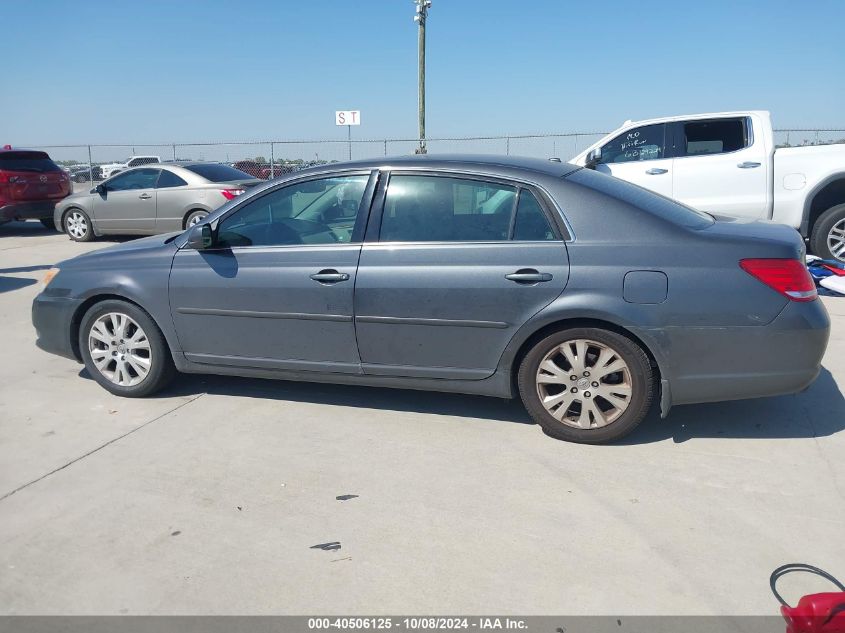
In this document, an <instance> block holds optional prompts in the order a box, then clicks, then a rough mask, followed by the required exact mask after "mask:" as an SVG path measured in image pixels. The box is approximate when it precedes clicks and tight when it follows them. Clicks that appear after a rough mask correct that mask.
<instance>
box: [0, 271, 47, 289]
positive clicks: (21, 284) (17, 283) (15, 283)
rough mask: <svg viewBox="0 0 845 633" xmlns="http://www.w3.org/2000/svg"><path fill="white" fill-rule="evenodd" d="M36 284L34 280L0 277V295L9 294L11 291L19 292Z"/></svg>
mask: <svg viewBox="0 0 845 633" xmlns="http://www.w3.org/2000/svg"><path fill="white" fill-rule="evenodd" d="M35 283H38V281H37V280H35V279H27V278H26V277H4V276H3V275H0V293H3V292H11V291H12V290H20V289H21V288H26V287H27V286H31V285H32V284H35Z"/></svg>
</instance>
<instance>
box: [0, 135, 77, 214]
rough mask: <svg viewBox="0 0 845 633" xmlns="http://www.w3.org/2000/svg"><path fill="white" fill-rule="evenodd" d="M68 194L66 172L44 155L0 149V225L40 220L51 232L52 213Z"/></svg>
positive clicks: (20, 150)
mask: <svg viewBox="0 0 845 633" xmlns="http://www.w3.org/2000/svg"><path fill="white" fill-rule="evenodd" d="M70 191H71V185H70V178H69V176H68V174H67V172H65V171H64V170H63V169H62V168H61V167H59V166H58V165H57V164H56V163H54V162H53V161H52V160H50V156H49V155H48V154H47V152H41V151H35V150H28V149H15V148H12V146H11V145H6V146H4V147H3V148H2V149H0V224H4V223H6V222H10V221H12V220H40V221H41V223H42V224H43V225H44V226H46V227H47V228H51V229H52V228H53V209H54V207H55V206H56V203H57V202H59V201H60V200H61V199H62V198H64V197H66V196H67V195H69V194H70Z"/></svg>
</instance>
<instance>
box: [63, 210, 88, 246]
mask: <svg viewBox="0 0 845 633" xmlns="http://www.w3.org/2000/svg"><path fill="white" fill-rule="evenodd" d="M65 229H67V232H68V233H69V234H70V235H72V236H73V237H75V238H77V239H82V238H83V237H85V235H86V233H88V220H87V219H86V218H85V216H84V215H82V213H80V212H79V211H71V212H70V213H69V214H68V215H67V218H66V219H65Z"/></svg>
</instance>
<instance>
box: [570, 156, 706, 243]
mask: <svg viewBox="0 0 845 633" xmlns="http://www.w3.org/2000/svg"><path fill="white" fill-rule="evenodd" d="M566 178H567V180H571V181H573V182H577V183H578V184H579V185H584V186H585V187H589V188H590V189H593V190H595V191H598V192H600V193H603V194H605V195H608V196H610V197H611V198H616V199H617V200H621V201H622V202H627V203H628V204H632V205H634V206H636V207H639V208H640V209H642V210H644V211H647V212H649V213H651V214H652V215H655V216H657V217H659V218H661V219H663V220H666V221H668V222H672V223H673V224H677V225H678V226H683V227H686V228H690V229H706V228H707V227H708V226H711V225H712V224H713V223H714V220H713V217H712V216H710V215H708V214H707V213H704V212H702V211H697V210H696V209H693V208H692V207H688V206H686V205H685V204H681V203H680V202H676V201H675V200H670V199H669V198H664V197H663V196H661V195H658V194H656V193H654V192H653V191H649V190H648V189H643V188H642V187H638V186H637V185H633V184H631V183H629V182H625V181H624V180H620V179H619V178H614V177H613V176H605V175H604V174H600V173H598V172H596V171H593V170H592V169H579V170H578V171H576V172H573V173H572V174H570V175H569V176H567V177H566Z"/></svg>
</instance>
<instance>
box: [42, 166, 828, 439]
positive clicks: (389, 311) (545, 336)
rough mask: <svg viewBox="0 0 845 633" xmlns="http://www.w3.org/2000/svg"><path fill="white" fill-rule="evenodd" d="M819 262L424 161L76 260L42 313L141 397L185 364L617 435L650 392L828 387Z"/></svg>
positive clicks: (92, 363)
mask: <svg viewBox="0 0 845 633" xmlns="http://www.w3.org/2000/svg"><path fill="white" fill-rule="evenodd" d="M803 255H804V248H803V243H802V241H801V238H800V236H799V235H798V233H796V232H795V231H794V230H793V229H790V228H788V227H785V226H780V225H777V224H772V223H769V222H763V221H739V220H735V219H730V218H713V217H712V216H710V215H707V214H704V213H700V212H698V211H695V210H693V209H690V208H688V207H685V206H682V205H680V204H677V203H675V202H673V201H671V200H668V199H666V198H663V197H661V196H658V195H656V194H653V193H651V192H649V191H646V190H644V189H641V188H639V187H637V186H635V185H631V184H628V183H626V182H624V181H621V180H617V179H615V178H612V177H609V176H605V175H602V174H599V173H596V172H594V171H591V170H589V169H584V168H579V167H575V166H573V165H568V164H561V163H555V162H549V161H542V160H532V159H515V158H504V157H503V158H495V157H435V156H417V157H406V158H397V159H382V160H378V161H362V162H354V163H346V164H335V165H331V166H324V167H320V168H314V169H310V170H305V171H303V172H299V173H297V174H295V175H291V176H289V177H287V178H284V179H279V180H274V181H270V182H268V183H266V184H265V185H263V186H261V187H256V188H255V189H253V190H252V191H250V192H249V193H248V194H246V195H244V196H241V197H239V198H236V199H234V200H232V201H231V202H229V203H228V204H226V205H224V206H223V207H222V208H220V209H219V210H217V211H216V212H215V213H212V214H211V215H209V217H208V218H206V219H205V220H203V221H202V222H200V223H199V224H198V225H196V226H194V227H191V228H189V229H188V230H187V231H185V232H184V233H181V234H179V233H174V234H171V235H168V236H161V237H150V238H145V239H142V240H137V241H134V242H131V243H127V244H123V245H120V246H117V247H113V248H109V249H106V250H104V251H100V252H93V253H89V254H86V255H82V256H80V257H77V258H75V259H72V260H69V261H66V262H63V263H61V264H59V266H58V268H55V269H52V270H51V271H49V273H48V277H47V278H46V279H45V283H46V286H45V289H44V290H43V291H42V292H41V294H39V295H38V296H37V297H36V299H35V301H34V304H33V308H32V319H33V323H34V325H35V328H36V330H37V334H38V345H39V346H40V347H41V348H43V349H45V350H47V351H50V352H52V353H55V354H59V355H62V356H66V357H68V358H73V359H76V360H77V361H79V362H82V363H84V364H85V367H86V369H87V371H88V373H89V374H90V375H91V376H92V377H93V378H94V379H95V380H96V381H97V382H99V383H100V384H101V385H102V386H103V387H104V388H105V389H107V390H108V391H110V392H112V393H114V394H118V395H122V396H128V397H137V396H146V395H149V394H152V393H154V392H156V391H158V390H159V389H161V388H162V387H164V386H165V385H166V384H167V383H168V382H169V381H170V380H171V379H172V378H173V376H174V375H175V374H176V372H177V370H178V371H179V372H187V373H215V374H226V375H240V376H257V377H265V378H280V379H285V380H308V381H321V382H333V383H347V384H359V385H377V386H383V387H401V388H407V389H424V390H432V391H454V392H463V393H473V394H482V395H488V396H497V397H502V398H510V397H513V396H515V395H517V394H518V395H519V397H521V399H522V402H523V403H524V404H525V407H526V408H527V409H528V411H529V412H530V414H531V416H532V417H533V418H534V420H536V421H537V423H539V424H540V426H541V427H542V428H543V429H544V431H545V432H546V433H548V434H549V435H551V436H553V437H556V438H559V439H564V440H571V441H576V442H588V443H601V442H608V441H612V440H616V439H618V438H620V437H622V436H623V435H625V434H626V433H628V432H630V431H631V430H632V429H633V428H634V427H635V426H636V425H637V424H638V423H639V422H640V421H641V420H642V419H643V417H644V416H645V415H646V413H647V411H648V410H649V408H650V407H651V404H652V401H653V400H655V401H657V402H658V403H659V407H660V410H661V412H662V414H663V415H664V416H665V415H667V414H668V413H669V410H670V408H671V407H672V406H673V405H676V404H688V403H695V402H710V401H717V400H732V399H738V398H755V397H759V396H772V395H777V394H785V393H793V392H797V391H800V390H801V389H804V388H805V387H806V386H807V385H809V384H810V383H811V382H812V381H813V380H814V379H815V378H816V376H817V375H818V372H819V370H820V363H821V358H822V355H823V354H824V351H825V347H826V345H827V340H828V335H829V327H830V322H829V319H828V315H827V312H826V311H825V308H824V306H823V305H822V304H821V302H820V301H818V300H817V296H816V290H815V287H814V285H813V282H812V280H811V279H810V277H809V274H808V273H807V270H806V268H805V267H804V265H803V262H802V258H803ZM409 397H410V396H409Z"/></svg>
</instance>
